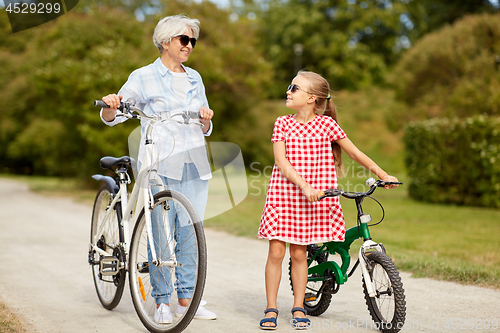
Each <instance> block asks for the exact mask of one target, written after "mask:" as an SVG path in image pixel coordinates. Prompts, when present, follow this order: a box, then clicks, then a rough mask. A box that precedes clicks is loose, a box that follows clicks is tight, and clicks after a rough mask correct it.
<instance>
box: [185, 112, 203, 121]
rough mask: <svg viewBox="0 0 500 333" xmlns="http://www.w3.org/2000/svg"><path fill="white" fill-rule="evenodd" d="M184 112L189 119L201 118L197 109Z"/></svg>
mask: <svg viewBox="0 0 500 333" xmlns="http://www.w3.org/2000/svg"><path fill="white" fill-rule="evenodd" d="M186 113H187V116H188V117H189V118H191V119H201V114H200V112H198V111H187V112H186Z"/></svg>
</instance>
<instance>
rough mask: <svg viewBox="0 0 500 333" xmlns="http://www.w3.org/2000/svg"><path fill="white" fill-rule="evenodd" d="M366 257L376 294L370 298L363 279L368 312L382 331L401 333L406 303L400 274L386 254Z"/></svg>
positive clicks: (385, 332) (376, 253)
mask: <svg viewBox="0 0 500 333" xmlns="http://www.w3.org/2000/svg"><path fill="white" fill-rule="evenodd" d="M366 257H367V259H368V261H369V265H368V267H369V273H370V277H371V280H372V282H373V286H374V287H375V293H376V295H375V296H374V297H370V295H369V294H368V291H367V289H366V283H365V280H364V278H363V291H364V294H365V300H366V305H367V306H368V311H369V312H370V315H371V317H372V319H373V321H374V322H375V324H376V327H377V328H379V329H380V331H382V332H384V333H396V332H399V331H400V330H401V329H402V328H403V326H404V322H405V317H406V301H405V295H404V289H403V284H402V283H401V278H400V276H399V272H398V270H397V268H396V266H395V265H394V263H393V262H392V260H391V259H390V258H389V257H388V256H387V255H386V254H385V253H382V252H371V253H368V254H366Z"/></svg>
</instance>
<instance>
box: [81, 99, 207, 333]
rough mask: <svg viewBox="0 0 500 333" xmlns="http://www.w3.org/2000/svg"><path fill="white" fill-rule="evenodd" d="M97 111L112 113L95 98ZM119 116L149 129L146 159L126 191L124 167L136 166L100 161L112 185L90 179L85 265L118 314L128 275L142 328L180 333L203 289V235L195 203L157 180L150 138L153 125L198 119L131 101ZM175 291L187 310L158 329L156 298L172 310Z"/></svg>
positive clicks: (123, 159) (105, 301)
mask: <svg viewBox="0 0 500 333" xmlns="http://www.w3.org/2000/svg"><path fill="white" fill-rule="evenodd" d="M94 105H95V106H98V107H109V106H108V105H106V104H105V103H104V102H103V101H100V100H99V101H95V102H94ZM120 111H122V114H117V116H123V117H127V118H129V119H141V120H143V121H147V122H148V123H149V124H148V127H147V132H146V138H145V139H146V142H145V157H144V159H143V163H142V165H141V168H140V170H139V172H138V176H137V177H136V181H135V184H134V186H133V189H132V192H131V193H128V192H127V185H129V184H130V183H131V180H130V177H129V174H128V169H129V168H131V167H132V164H133V163H135V161H134V159H132V158H130V157H128V156H123V157H121V158H115V157H103V158H102V159H101V161H100V162H101V167H102V168H103V169H110V170H113V171H114V172H115V173H116V175H117V177H116V179H113V178H112V177H109V176H103V175H94V176H92V177H93V178H94V179H95V180H97V181H103V182H104V185H103V186H102V187H101V188H100V189H99V191H98V192H97V196H96V198H95V202H94V208H93V213H92V225H91V233H90V249H89V259H88V261H89V264H90V265H91V267H92V272H93V277H94V284H95V288H96V291H97V296H98V297H99V300H100V302H101V303H102V305H103V306H104V307H105V308H106V309H108V310H112V309H113V308H115V307H116V306H117V305H118V303H119V302H120V299H121V297H122V294H123V289H124V287H125V280H126V274H127V272H128V273H129V284H130V291H131V294H132V301H133V303H134V307H135V310H136V312H137V315H138V316H139V318H140V320H141V322H142V323H143V324H144V326H145V327H146V328H147V329H148V330H149V331H150V332H159V333H160V332H181V331H183V330H184V329H185V328H186V327H187V326H188V325H189V323H190V322H191V320H192V319H193V317H194V315H195V313H196V310H197V309H198V305H199V303H200V301H201V297H202V294H203V289H204V286H205V278H206V267H207V266H206V265H207V260H206V244H205V235H204V232H203V226H202V223H201V219H200V217H199V216H198V214H197V212H196V209H195V208H194V206H193V204H192V203H191V202H190V201H189V200H188V199H187V198H186V197H185V196H184V195H183V194H181V193H179V192H177V191H172V190H168V189H167V188H166V186H165V185H163V183H162V181H161V179H160V177H158V175H157V173H156V169H157V164H158V159H155V155H156V149H155V143H154V135H153V133H154V130H155V126H157V125H160V126H162V125H165V123H168V122H178V123H181V124H185V125H193V124H194V125H200V126H203V125H202V124H201V123H200V122H199V121H196V119H199V118H200V114H199V113H198V112H193V111H184V112H180V113H176V114H172V115H171V114H170V113H169V112H162V113H160V114H157V115H154V116H146V115H145V114H144V113H143V112H142V111H141V110H139V109H137V108H136V107H134V105H133V102H122V103H121V106H120ZM158 144H161V143H160V142H157V143H156V145H158ZM156 147H158V146H156ZM155 193H156V194H155ZM174 213H175V216H176V220H175V221H174V218H173V216H174ZM134 220H135V225H134V224H133V221H134ZM131 222H132V224H131ZM131 226H132V227H133V232H132V234H131V235H130V227H131ZM187 272H191V273H187ZM193 272H195V273H193ZM179 290H182V295H183V296H182V298H185V299H186V296H185V295H186V293H188V294H190V295H191V296H190V297H188V298H187V299H188V300H190V301H189V305H188V307H187V309H186V310H185V312H184V313H183V315H181V316H180V317H178V316H174V317H173V320H172V323H169V324H159V323H157V322H156V321H155V318H154V314H155V311H156V307H157V299H158V298H159V297H165V296H166V295H168V296H167V297H170V300H169V301H170V304H171V305H172V304H177V299H178V295H177V292H178V291H179ZM179 298H180V297H179ZM171 308H172V306H171ZM172 313H175V309H172Z"/></svg>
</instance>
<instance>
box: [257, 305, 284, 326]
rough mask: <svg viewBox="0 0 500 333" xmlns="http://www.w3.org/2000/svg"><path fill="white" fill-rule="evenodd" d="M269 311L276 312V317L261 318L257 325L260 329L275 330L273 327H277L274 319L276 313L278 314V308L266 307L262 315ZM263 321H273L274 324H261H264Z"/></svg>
mask: <svg viewBox="0 0 500 333" xmlns="http://www.w3.org/2000/svg"><path fill="white" fill-rule="evenodd" d="M269 312H274V313H276V318H264V319H262V320H261V321H260V323H259V326H260V328H261V329H263V330H275V329H276V328H277V327H278V324H277V322H276V319H277V318H278V314H279V312H278V310H277V309H275V308H269V309H266V310H265V311H264V315H266V314H268V313H269ZM264 323H273V324H274V326H265V325H262V324H264Z"/></svg>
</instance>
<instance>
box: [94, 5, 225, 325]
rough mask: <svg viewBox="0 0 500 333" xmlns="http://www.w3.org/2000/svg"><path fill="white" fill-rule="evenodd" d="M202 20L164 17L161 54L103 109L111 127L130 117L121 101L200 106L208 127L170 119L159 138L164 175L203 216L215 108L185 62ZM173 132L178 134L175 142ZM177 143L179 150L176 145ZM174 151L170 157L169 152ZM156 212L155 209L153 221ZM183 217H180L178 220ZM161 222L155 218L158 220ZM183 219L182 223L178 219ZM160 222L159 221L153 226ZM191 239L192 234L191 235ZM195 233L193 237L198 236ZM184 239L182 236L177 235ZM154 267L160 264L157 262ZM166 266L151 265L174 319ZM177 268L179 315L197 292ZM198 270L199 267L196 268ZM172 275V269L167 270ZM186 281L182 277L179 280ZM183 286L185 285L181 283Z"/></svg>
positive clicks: (150, 107) (202, 312)
mask: <svg viewBox="0 0 500 333" xmlns="http://www.w3.org/2000/svg"><path fill="white" fill-rule="evenodd" d="M199 32H200V29H199V21H198V20H196V19H190V18H189V17H187V16H184V15H176V16H168V17H165V18H163V19H161V20H160V21H159V22H158V25H157V26H156V28H155V31H154V35H153V42H154V44H155V45H156V47H157V48H158V50H159V51H160V54H161V56H160V57H159V58H158V59H156V61H155V62H153V63H152V64H150V65H148V66H145V67H142V68H139V69H137V70H135V71H134V72H132V74H131V75H130V77H129V78H128V81H127V82H126V83H125V84H124V85H123V87H122V88H121V89H120V91H119V92H118V94H110V95H107V96H104V97H103V98H102V100H103V101H104V102H106V104H108V105H109V106H110V108H104V109H102V110H101V118H102V120H103V121H104V123H106V124H107V125H109V126H113V125H116V124H118V123H120V122H123V121H125V120H126V119H127V118H125V117H116V114H117V112H118V113H119V112H120V111H119V110H117V108H118V107H119V106H120V101H121V100H122V99H123V100H127V99H129V98H134V99H135V101H136V106H137V107H139V108H140V109H142V110H143V112H144V113H145V114H146V115H152V114H155V113H158V112H163V111H170V112H172V113H175V112H179V111H186V110H189V111H194V110H199V112H200V114H201V117H202V119H201V122H202V123H203V124H204V126H203V127H202V128H200V127H199V126H185V125H180V124H177V123H170V124H169V125H168V126H169V130H168V131H166V130H163V131H162V130H160V131H159V132H158V133H157V137H156V139H155V140H159V141H160V142H161V148H160V159H159V160H160V161H161V162H160V165H159V167H158V174H159V175H160V176H161V177H162V180H163V182H164V183H165V184H166V185H167V187H168V188H169V189H171V190H176V191H179V192H181V193H182V194H184V195H185V196H186V197H188V199H189V200H190V201H191V202H192V203H193V205H194V206H195V208H196V210H197V212H198V215H199V216H200V217H201V218H203V215H204V212H205V207H206V203H207V195H208V179H210V178H211V174H210V166H209V163H208V159H207V155H206V150H205V148H204V136H208V135H210V133H211V132H212V122H211V119H212V117H213V114H214V113H213V111H212V110H211V109H210V108H209V107H208V101H207V97H206V95H205V87H204V85H203V82H202V79H201V76H200V74H198V72H197V71H195V70H194V69H191V68H189V67H186V66H184V65H183V64H182V63H183V62H185V61H187V60H188V58H189V55H190V54H191V52H192V51H193V49H194V47H195V45H196V40H197V38H198V36H199ZM146 126H147V124H146V123H144V122H143V123H142V124H141V128H142V139H141V146H140V147H139V163H141V160H142V158H144V152H145V149H144V137H145V130H146ZM172 136H173V137H174V138H175V145H173V140H172ZM172 148H173V150H172ZM167 155H168V156H169V157H168V158H166V159H165V157H167ZM154 215H155V214H152V216H153V218H152V219H153V220H154V219H155V217H154ZM174 220H175V221H178V219H175V217H174ZM154 223H155V221H153V224H154ZM177 223H178V222H177ZM153 227H154V225H153ZM188 238H189V237H188ZM192 238H193V237H191V239H192ZM177 242H179V240H177ZM152 266H154V265H152ZM160 269H165V268H157V267H150V272H149V273H150V280H151V284H152V286H153V292H152V295H153V297H155V299H156V304H157V309H156V312H155V321H156V322H158V323H161V324H162V323H171V322H172V314H171V311H170V306H169V305H170V303H169V302H170V293H171V292H172V290H171V289H172V287H171V286H170V284H169V286H165V284H166V283H165V282H164V281H163V283H162V281H159V276H162V275H164V274H163V273H161V272H160V273H159V272H158V270H160ZM179 270H180V269H176V277H177V279H178V283H177V284H178V287H177V296H178V302H179V304H178V305H177V307H176V314H182V313H183V312H184V311H186V307H187V305H188V304H189V301H190V298H191V297H192V290H193V287H194V285H193V284H194V281H192V278H191V276H190V275H192V276H194V275H195V272H194V271H193V272H190V271H189V270H188V269H181V270H182V272H181V273H179V272H178V271H179ZM193 270H194V269H193ZM167 275H168V274H167ZM179 281H180V282H179ZM179 285H181V286H180V287H179ZM194 318H198V319H215V318H216V315H215V313H213V312H210V311H208V310H207V309H205V308H204V307H203V303H202V305H200V307H199V308H198V310H197V312H196V315H195V317H194Z"/></svg>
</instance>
